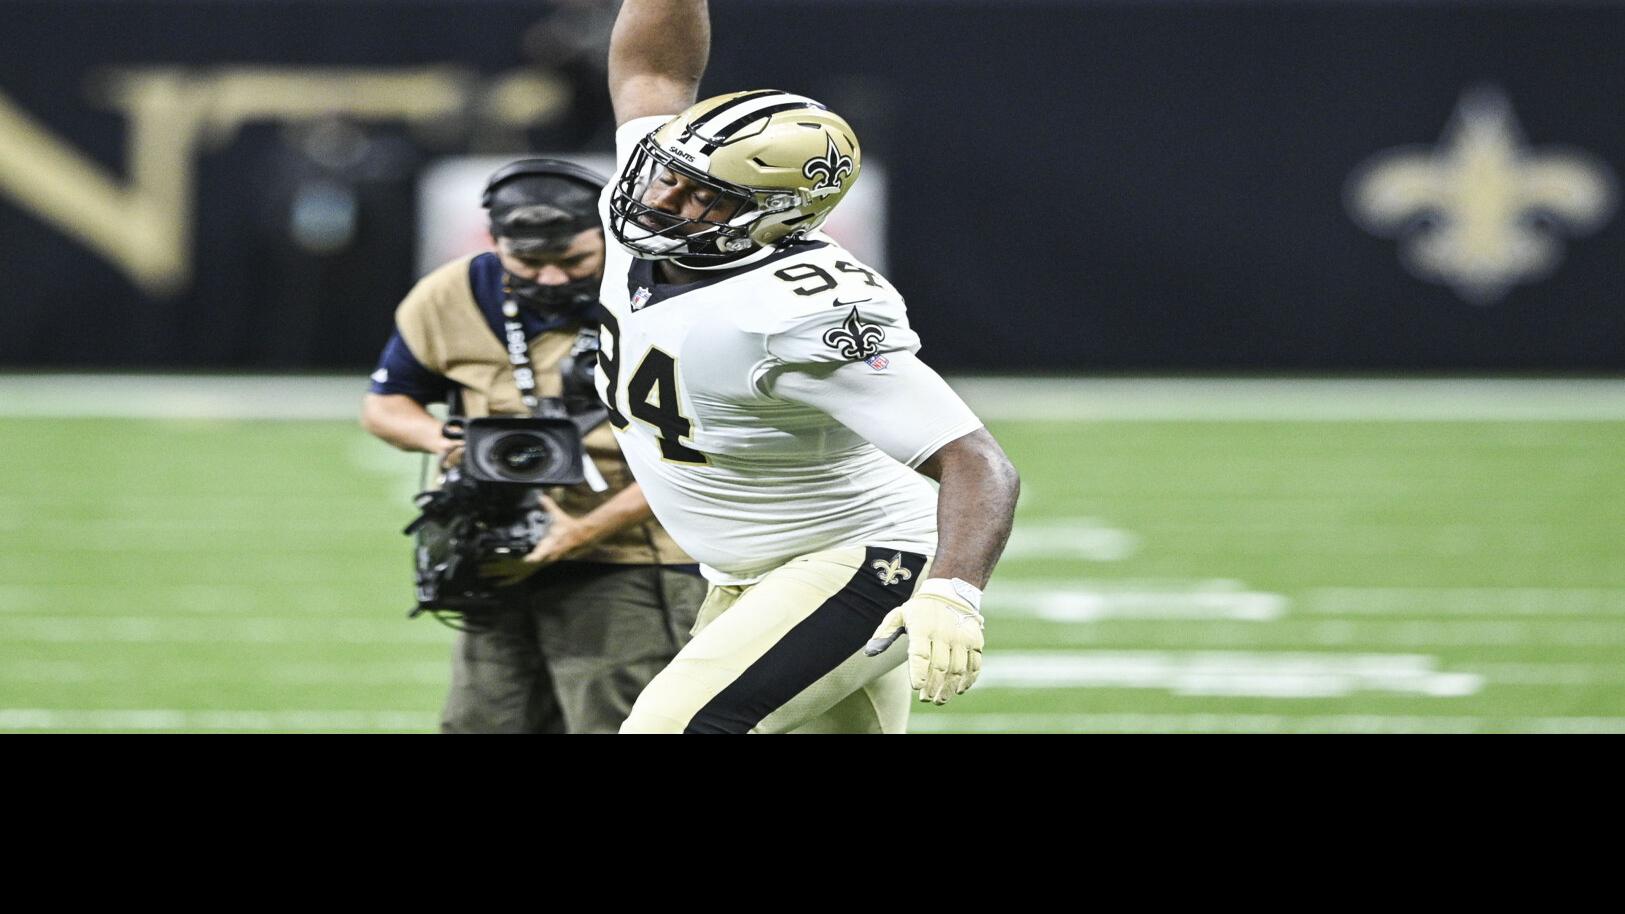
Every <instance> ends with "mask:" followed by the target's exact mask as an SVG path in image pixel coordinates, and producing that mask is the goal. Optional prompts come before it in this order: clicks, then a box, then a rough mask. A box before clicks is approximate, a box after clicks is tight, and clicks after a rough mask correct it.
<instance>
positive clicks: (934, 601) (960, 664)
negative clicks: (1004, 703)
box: [863, 578, 982, 705]
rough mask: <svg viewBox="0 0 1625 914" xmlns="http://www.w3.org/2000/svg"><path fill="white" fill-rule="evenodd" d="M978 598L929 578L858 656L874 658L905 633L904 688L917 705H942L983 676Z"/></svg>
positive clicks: (971, 590)
mask: <svg viewBox="0 0 1625 914" xmlns="http://www.w3.org/2000/svg"><path fill="white" fill-rule="evenodd" d="M981 596H982V594H981V591H979V590H977V589H976V588H975V587H972V586H971V585H969V584H967V583H965V582H964V581H960V580H958V579H955V580H953V581H949V580H946V579H943V578H930V579H928V580H926V581H925V582H924V583H922V584H920V588H919V589H918V590H916V591H915V592H914V596H913V598H912V599H910V600H909V601H908V602H907V603H904V604H903V605H902V606H899V607H897V608H896V609H894V610H892V611H891V612H889V613H887V614H886V618H885V619H884V620H882V621H881V623H880V627H879V628H877V629H875V634H874V638H873V639H871V640H870V641H869V643H868V644H867V645H865V646H864V648H863V652H864V653H865V654H868V655H869V656H870V657H873V656H875V655H877V654H879V653H881V652H882V651H884V650H885V649H886V648H888V647H891V645H892V642H894V641H896V640H897V639H898V638H899V637H901V636H902V634H903V632H905V631H906V632H908V678H909V683H910V684H911V685H912V686H913V687H914V688H916V689H919V690H920V700H921V701H930V702H935V703H936V704H939V705H941V704H947V703H948V699H950V698H952V697H954V696H955V695H958V694H961V693H963V692H964V691H965V690H966V689H968V688H970V687H971V686H972V685H973V684H975V682H976V677H977V675H978V674H980V673H981V672H982V614H981V613H979V612H977V611H976V604H977V603H979V602H981Z"/></svg>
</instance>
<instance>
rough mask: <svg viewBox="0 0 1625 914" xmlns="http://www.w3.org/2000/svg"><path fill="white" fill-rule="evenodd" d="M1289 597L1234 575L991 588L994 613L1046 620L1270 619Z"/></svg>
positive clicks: (994, 615) (989, 596)
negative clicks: (1160, 581)
mask: <svg viewBox="0 0 1625 914" xmlns="http://www.w3.org/2000/svg"><path fill="white" fill-rule="evenodd" d="M1287 606H1288V601H1287V598H1286V597H1283V596H1281V595H1280V594H1275V593H1263V592H1259V591H1253V590H1247V589H1246V588H1244V587H1242V586H1241V585H1240V583H1239V582H1235V581H1195V582H1190V583H1189V584H1187V585H1186V586H1183V587H1181V586H1179V585H1177V584H1164V585H1161V586H1160V587H1159V586H1156V585H1152V586H1136V585H1134V584H1132V583H1131V584H1128V585H1127V586H1124V585H1123V584H1119V583H1118V582H1101V583H1098V584H1092V585H1089V584H1086V585H1053V584H1033V583H1025V582H1013V583H1009V584H1003V583H1000V584H998V585H996V586H995V587H993V588H990V589H989V590H988V594H987V598H986V605H985V609H986V612H987V615H988V616H989V617H991V618H1031V619H1042V620H1044V621H1046V622H1095V621H1098V620H1101V619H1234V620H1239V621H1247V622H1269V621H1272V620H1275V619H1279V618H1281V617H1282V616H1283V615H1285V614H1286V610H1287Z"/></svg>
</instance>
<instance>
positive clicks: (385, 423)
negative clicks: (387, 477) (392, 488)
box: [361, 393, 446, 454]
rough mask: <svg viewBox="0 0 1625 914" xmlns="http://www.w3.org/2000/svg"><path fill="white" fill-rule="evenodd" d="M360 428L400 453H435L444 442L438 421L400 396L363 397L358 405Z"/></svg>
mask: <svg viewBox="0 0 1625 914" xmlns="http://www.w3.org/2000/svg"><path fill="white" fill-rule="evenodd" d="M361 427H362V428H364V429H366V430H367V432H368V434H371V435H373V436H374V437H376V438H380V439H382V440H384V441H387V442H389V443H390V444H393V445H394V446H396V447H398V448H400V449H401V450H403V451H422V452H424V453H429V454H435V453H439V452H440V451H441V450H442V446H443V443H444V442H445V440H446V439H445V437H444V436H443V435H442V434H441V422H440V420H439V419H436V418H435V417H434V416H432V415H430V413H429V411H428V410H426V409H424V408H423V405H422V404H421V403H419V402H418V401H416V400H414V399H412V398H411V397H408V396H405V395H403V394H371V393H370V394H367V395H366V398H365V399H364V400H362V403H361Z"/></svg>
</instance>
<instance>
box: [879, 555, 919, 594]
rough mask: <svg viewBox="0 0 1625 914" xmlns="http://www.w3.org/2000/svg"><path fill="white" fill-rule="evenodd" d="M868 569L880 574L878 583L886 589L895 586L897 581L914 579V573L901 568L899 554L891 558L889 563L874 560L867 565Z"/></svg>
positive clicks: (901, 562) (901, 559)
mask: <svg viewBox="0 0 1625 914" xmlns="http://www.w3.org/2000/svg"><path fill="white" fill-rule="evenodd" d="M869 567H870V568H873V569H875V570H876V571H878V572H880V574H879V578H880V583H882V584H885V585H886V586H887V587H890V586H891V585H893V584H896V583H897V582H898V581H907V580H908V579H910V578H912V577H914V572H912V571H909V570H908V569H907V568H904V567H903V554H902V553H901V552H899V553H897V554H896V555H894V556H892V557H891V561H889V562H888V561H885V560H884V559H875V560H874V561H872V562H870V563H869Z"/></svg>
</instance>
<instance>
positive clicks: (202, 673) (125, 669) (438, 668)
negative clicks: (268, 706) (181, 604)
mask: <svg viewBox="0 0 1625 914" xmlns="http://www.w3.org/2000/svg"><path fill="white" fill-rule="evenodd" d="M450 679H451V664H450V663H449V662H447V661H434V662H423V663H410V662H400V661H382V662H361V663H308V662H299V663H275V662H266V661H263V660H261V661H256V662H253V663H245V664H242V665H239V666H236V667H233V668H231V669H220V668H212V669H210V668H203V669H199V668H193V667H186V666H178V665H172V666H169V667H167V668H165V669H164V670H163V671H162V672H158V673H155V672H154V671H153V670H152V668H151V667H150V666H147V665H144V664H135V663H117V662H115V663H108V662H106V661H104V660H98V661H95V662H86V661H77V660H8V661H6V663H5V664H4V665H0V682H12V683H36V684H37V683H48V684H52V685H81V684H85V683H107V682H115V683H116V682H135V681H138V680H139V681H143V682H146V683H149V684H150V683H162V684H163V685H166V686H174V685H217V684H224V683H237V684H241V683H243V682H255V683H262V684H275V685H314V686H355V685H366V686H417V685H445V684H446V683H447V682H449V681H450Z"/></svg>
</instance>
